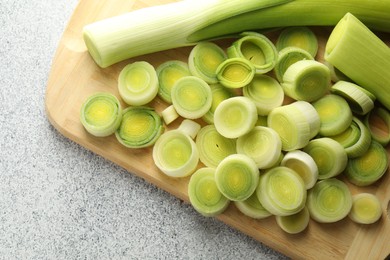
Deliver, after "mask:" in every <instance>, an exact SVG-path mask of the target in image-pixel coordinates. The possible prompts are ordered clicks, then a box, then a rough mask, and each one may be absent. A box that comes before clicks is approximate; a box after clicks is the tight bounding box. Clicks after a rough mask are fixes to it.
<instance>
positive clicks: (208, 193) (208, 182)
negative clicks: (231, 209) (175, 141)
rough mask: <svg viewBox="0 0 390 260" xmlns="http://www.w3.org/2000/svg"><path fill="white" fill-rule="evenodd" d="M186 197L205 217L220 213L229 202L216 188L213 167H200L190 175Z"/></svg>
mask: <svg viewBox="0 0 390 260" xmlns="http://www.w3.org/2000/svg"><path fill="white" fill-rule="evenodd" d="M188 197H189V200H190V203H191V205H192V206H193V207H194V209H195V210H196V211H198V212H199V213H200V214H202V215H203V216H206V217H212V216H216V215H218V214H221V213H222V212H224V211H225V209H226V208H227V207H228V206H229V203H230V201H229V200H228V199H227V198H226V197H225V196H224V195H223V194H222V193H221V192H220V191H219V190H218V187H217V184H216V182H215V169H214V168H200V169H198V170H196V171H195V172H194V174H192V175H191V178H190V181H189V183H188Z"/></svg>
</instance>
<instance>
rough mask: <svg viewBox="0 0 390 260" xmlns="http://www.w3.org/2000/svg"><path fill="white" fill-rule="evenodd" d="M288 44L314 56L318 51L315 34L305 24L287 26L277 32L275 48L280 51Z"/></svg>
mask: <svg viewBox="0 0 390 260" xmlns="http://www.w3.org/2000/svg"><path fill="white" fill-rule="evenodd" d="M290 46H293V47H298V48H301V49H303V50H305V51H307V52H308V53H309V54H310V55H311V56H312V57H315V56H316V55H317V51H318V40H317V36H316V35H315V34H314V32H313V31H312V30H311V29H309V28H308V27H306V26H291V27H287V28H285V29H283V30H282V32H281V33H280V34H279V37H278V39H277V40H276V48H277V49H278V50H279V51H280V50H282V49H284V48H286V47H290Z"/></svg>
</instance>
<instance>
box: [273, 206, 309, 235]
mask: <svg viewBox="0 0 390 260" xmlns="http://www.w3.org/2000/svg"><path fill="white" fill-rule="evenodd" d="M275 219H276V223H277V224H278V226H279V227H280V228H281V229H282V230H283V231H285V232H287V233H289V234H298V233H301V232H303V231H304V230H305V229H306V228H307V226H308V225H309V221H310V213H309V210H308V209H307V207H304V208H303V209H302V210H301V211H299V212H298V213H295V214H293V215H290V216H275Z"/></svg>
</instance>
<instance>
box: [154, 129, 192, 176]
mask: <svg viewBox="0 0 390 260" xmlns="http://www.w3.org/2000/svg"><path fill="white" fill-rule="evenodd" d="M152 155H153V161H154V163H155V165H156V166H157V168H158V169H160V171H161V172H163V173H164V174H166V175H167V176H170V177H186V176H189V175H191V174H192V173H194V171H195V170H196V168H197V166H198V163H199V152H198V149H197V148H196V144H195V142H194V140H192V139H191V137H190V136H188V135H187V134H185V133H184V132H183V131H181V130H178V129H175V130H170V131H167V132H165V133H163V134H162V135H161V136H160V138H159V139H157V141H156V143H155V144H154V146H153V153H152Z"/></svg>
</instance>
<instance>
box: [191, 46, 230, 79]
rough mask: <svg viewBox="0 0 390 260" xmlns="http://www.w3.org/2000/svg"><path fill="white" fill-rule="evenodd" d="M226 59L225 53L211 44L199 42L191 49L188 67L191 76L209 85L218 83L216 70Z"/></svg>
mask: <svg viewBox="0 0 390 260" xmlns="http://www.w3.org/2000/svg"><path fill="white" fill-rule="evenodd" d="M226 59H227V55H226V53H225V51H224V50H223V49H222V48H221V47H219V46H218V45H217V44H215V43H213V42H200V43H198V44H196V45H195V47H194V48H192V50H191V52H190V55H189V58H188V66H189V68H190V72H191V74H192V75H194V76H197V77H199V78H201V79H203V80H204V81H206V82H207V83H209V84H213V83H218V79H217V68H218V66H219V65H220V64H221V63H222V62H223V61H225V60H226Z"/></svg>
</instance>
